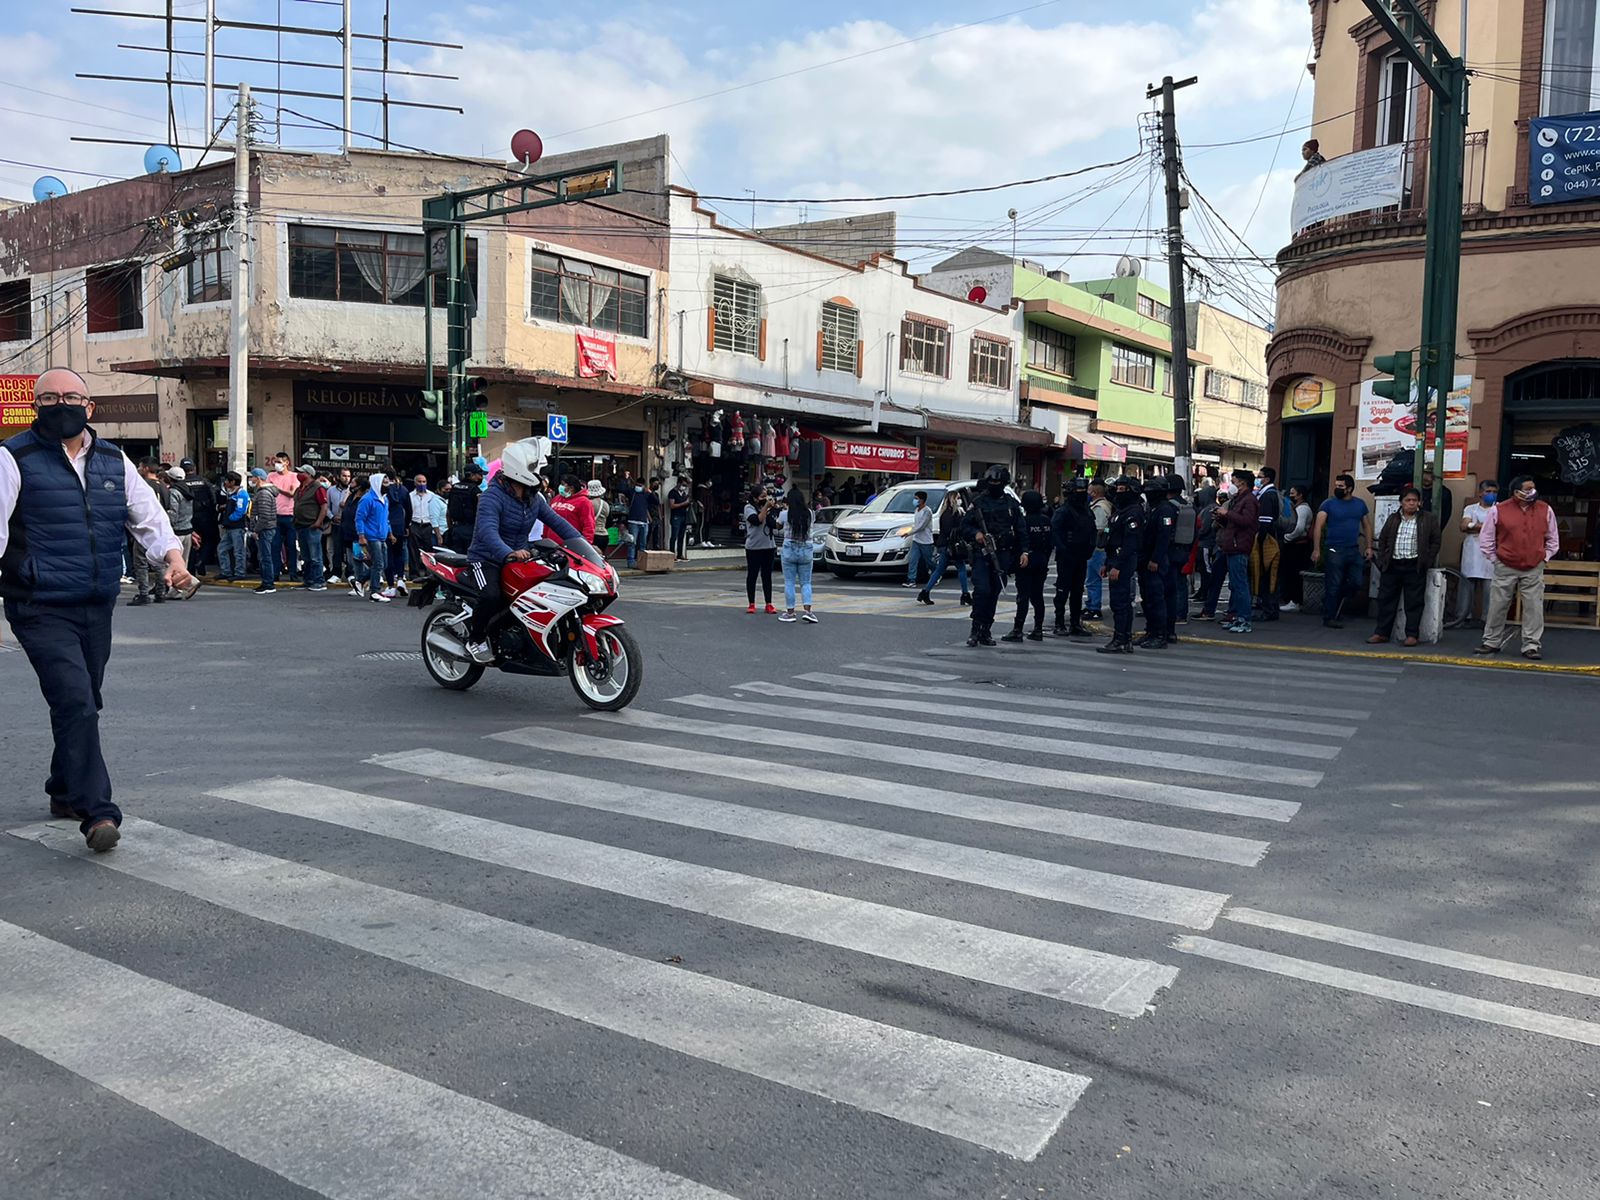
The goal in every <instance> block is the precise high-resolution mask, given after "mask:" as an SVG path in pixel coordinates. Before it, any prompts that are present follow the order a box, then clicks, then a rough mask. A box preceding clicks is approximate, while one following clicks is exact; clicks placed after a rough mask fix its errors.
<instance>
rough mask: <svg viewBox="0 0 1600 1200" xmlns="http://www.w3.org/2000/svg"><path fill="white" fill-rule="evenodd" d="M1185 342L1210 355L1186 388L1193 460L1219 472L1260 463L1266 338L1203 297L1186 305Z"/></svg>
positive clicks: (1264, 438)
mask: <svg viewBox="0 0 1600 1200" xmlns="http://www.w3.org/2000/svg"><path fill="white" fill-rule="evenodd" d="M1186 311H1187V313H1188V326H1189V344H1190V345H1191V346H1192V347H1193V348H1194V349H1195V350H1196V351H1198V352H1199V354H1200V355H1201V356H1203V357H1204V358H1206V359H1207V360H1209V364H1210V365H1208V366H1203V367H1199V368H1198V369H1196V371H1195V376H1194V380H1193V382H1192V383H1191V384H1190V387H1189V396H1190V400H1191V403H1192V406H1193V407H1192V411H1193V413H1194V422H1193V427H1192V434H1193V441H1194V460H1195V463H1196V464H1197V465H1198V466H1203V467H1204V468H1205V469H1206V470H1207V472H1208V473H1210V474H1212V475H1215V476H1218V477H1221V476H1224V475H1226V474H1227V473H1228V472H1229V471H1232V470H1234V469H1235V468H1238V467H1243V468H1245V469H1246V470H1250V471H1254V470H1257V469H1258V468H1260V466H1261V465H1262V463H1263V461H1264V455H1265V454H1266V449H1267V342H1268V341H1269V340H1270V338H1271V337H1272V335H1271V334H1270V333H1269V332H1268V331H1267V330H1266V329H1263V328H1262V327H1261V326H1260V325H1257V324H1255V323H1254V322H1252V321H1247V320H1245V319H1244V318H1243V317H1240V316H1238V315H1236V314H1234V313H1230V312H1228V311H1226V310H1225V309H1221V308H1218V307H1217V306H1216V305H1214V304H1206V303H1203V302H1197V303H1191V304H1189V305H1187V306H1186Z"/></svg>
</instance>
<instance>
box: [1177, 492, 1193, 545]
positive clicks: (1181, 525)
mask: <svg viewBox="0 0 1600 1200" xmlns="http://www.w3.org/2000/svg"><path fill="white" fill-rule="evenodd" d="M1172 506H1173V507H1174V508H1176V509H1177V510H1178V517H1177V520H1175V521H1173V523H1172V544H1173V545H1174V546H1183V547H1189V546H1192V545H1194V541H1195V536H1196V533H1195V511H1194V505H1192V504H1190V503H1189V502H1188V501H1187V500H1184V499H1183V498H1182V497H1179V498H1178V499H1177V500H1174V501H1173V502H1172Z"/></svg>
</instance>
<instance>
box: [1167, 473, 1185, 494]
mask: <svg viewBox="0 0 1600 1200" xmlns="http://www.w3.org/2000/svg"><path fill="white" fill-rule="evenodd" d="M1167 491H1169V492H1181V491H1183V478H1182V476H1179V475H1168V476H1167Z"/></svg>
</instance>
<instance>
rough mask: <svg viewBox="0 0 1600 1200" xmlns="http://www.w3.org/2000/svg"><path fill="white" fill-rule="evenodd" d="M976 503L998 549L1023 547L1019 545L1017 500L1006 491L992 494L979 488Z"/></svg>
mask: <svg viewBox="0 0 1600 1200" xmlns="http://www.w3.org/2000/svg"><path fill="white" fill-rule="evenodd" d="M974 503H975V504H977V506H978V511H979V512H981V513H982V514H983V527H984V528H985V529H987V530H988V531H989V536H990V537H992V538H993V539H994V543H995V547H996V549H998V550H1001V551H1011V552H1015V551H1017V550H1020V549H1022V547H1020V546H1018V545H1017V528H1016V516H1015V505H1016V501H1014V500H1013V499H1012V498H1011V497H1010V496H1008V495H1006V494H1005V493H1004V492H1001V493H1000V495H998V496H991V495H989V494H987V493H986V492H985V491H984V490H983V489H982V488H979V489H978V496H977V499H976V500H975V501H974Z"/></svg>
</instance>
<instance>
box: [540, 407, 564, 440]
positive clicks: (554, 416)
mask: <svg viewBox="0 0 1600 1200" xmlns="http://www.w3.org/2000/svg"><path fill="white" fill-rule="evenodd" d="M548 425H549V430H548V432H547V433H546V435H545V436H547V437H548V438H549V439H550V440H551V441H552V442H554V443H555V444H556V445H558V446H565V445H566V444H567V418H566V417H564V416H562V415H561V414H560V413H551V414H550V418H549V422H548Z"/></svg>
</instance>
